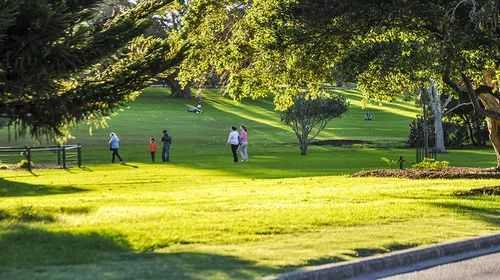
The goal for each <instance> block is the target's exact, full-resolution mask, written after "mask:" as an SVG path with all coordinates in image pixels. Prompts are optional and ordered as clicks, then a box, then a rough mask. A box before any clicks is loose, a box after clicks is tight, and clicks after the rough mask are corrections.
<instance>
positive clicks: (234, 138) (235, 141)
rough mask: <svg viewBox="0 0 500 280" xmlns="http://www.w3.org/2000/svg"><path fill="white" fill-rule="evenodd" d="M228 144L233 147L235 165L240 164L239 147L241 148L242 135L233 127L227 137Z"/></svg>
mask: <svg viewBox="0 0 500 280" xmlns="http://www.w3.org/2000/svg"><path fill="white" fill-rule="evenodd" d="M227 144H229V145H231V152H232V153H233V161H234V163H237V162H238V147H239V146H240V134H239V133H238V129H237V128H236V127H235V126H233V127H231V132H230V133H229V136H228V137H227Z"/></svg>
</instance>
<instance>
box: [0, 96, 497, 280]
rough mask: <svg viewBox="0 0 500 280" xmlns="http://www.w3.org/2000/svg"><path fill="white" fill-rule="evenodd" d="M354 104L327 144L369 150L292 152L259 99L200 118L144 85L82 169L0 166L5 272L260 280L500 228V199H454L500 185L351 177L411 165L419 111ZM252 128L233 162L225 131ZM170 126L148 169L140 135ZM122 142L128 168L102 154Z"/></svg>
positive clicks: (216, 101) (465, 153) (220, 106)
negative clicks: (160, 155)
mask: <svg viewBox="0 0 500 280" xmlns="http://www.w3.org/2000/svg"><path fill="white" fill-rule="evenodd" d="M351 97H352V98H353V101H352V104H353V107H352V109H351V112H350V113H349V114H348V115H347V116H346V117H345V118H343V119H341V120H337V121H334V122H333V123H332V126H331V127H329V129H328V130H327V131H326V132H325V133H324V134H322V135H321V137H322V138H323V139H331V138H333V137H335V138H337V139H338V138H343V139H356V140H364V141H370V142H373V143H374V145H373V146H370V147H346V148H339V147H335V148H334V147H314V148H313V149H312V150H311V154H310V155H309V156H307V157H301V156H300V155H298V149H297V147H296V146H295V145H294V144H293V143H294V138H293V135H292V133H291V132H290V131H289V130H288V129H286V128H285V127H283V126H282V125H281V124H280V123H279V118H278V116H277V115H276V114H274V113H273V112H272V110H271V109H272V106H271V104H269V103H266V102H250V103H249V104H246V105H245V106H242V105H240V104H237V103H234V102H232V101H227V100H225V99H222V98H218V97H215V96H213V95H210V96H209V97H208V98H207V100H206V106H205V108H206V112H204V113H203V114H202V115H194V114H189V113H186V112H185V107H184V102H183V101H175V100H170V99H167V98H166V97H165V96H164V95H161V94H159V93H158V92H156V91H150V92H148V93H147V94H146V95H145V96H143V97H141V98H140V99H139V100H138V101H137V102H135V103H133V104H132V105H131V108H130V109H128V110H126V111H125V112H122V113H120V114H119V115H118V116H116V117H114V118H113V119H112V120H111V122H110V124H111V127H110V128H109V129H107V130H99V131H96V132H95V134H94V136H89V135H88V134H87V133H86V129H85V128H81V129H80V130H77V131H76V132H75V135H76V136H77V139H75V140H74V141H75V142H81V143H83V144H84V145H85V147H86V148H85V158H86V162H87V164H86V168H84V169H82V170H80V169H71V170H68V171H61V170H45V171H35V172H36V176H34V175H32V174H29V173H26V172H23V171H16V172H11V171H1V172H0V176H1V178H0V198H1V199H0V248H2V250H1V251H0V278H2V279H12V278H18V279H33V278H37V277H38V278H50V279H58V278H60V279H63V278H64V279H68V278H70V279H75V278H79V279H95V278H107V279H108V278H109V279H123V278H134V279H135V278H156V279H165V278H172V279H180V278H184V279H205V278H221V279H224V278H256V277H259V276H263V275H268V274H274V273H279V272H282V271H286V270H290V269H293V268H295V267H298V266H303V265H311V264H320V263H325V262H332V261H342V260H348V259H351V258H356V257H360V256H368V255H373V254H377V253H383V252H387V251H392V250H397V249H402V248H407V247H413V246H418V245H422V244H429V243H433V242H439V241H443V240H449V239H454V238H462V237H466V236H471V235H477V234H481V233H485V232H491V231H495V230H498V229H499V228H500V216H499V215H500V211H499V210H498V209H500V199H497V198H496V197H493V196H491V197H481V196H476V197H467V196H463V195H461V196H457V195H455V193H456V192H463V191H467V190H470V189H474V188H479V187H486V186H495V185H498V183H499V182H498V180H454V181H449V180H404V179H384V178H382V179H381V178H350V177H348V176H346V175H345V174H350V173H352V172H354V171H357V170H360V169H363V168H379V167H384V163H383V162H382V161H381V159H380V158H381V157H388V158H398V157H399V155H404V156H405V157H406V158H408V159H410V158H412V156H413V151H412V150H406V149H401V148H390V147H385V146H386V145H387V143H390V144H391V145H402V143H403V142H404V140H405V138H406V134H407V125H408V122H409V119H410V118H411V116H412V115H413V114H415V110H414V109H412V108H411V106H410V105H409V104H406V103H396V104H393V105H390V106H387V107H385V108H381V109H378V110H377V108H374V110H377V111H376V113H375V114H376V120H375V121H373V122H366V121H364V120H363V113H362V111H361V109H360V107H359V103H357V102H359V99H358V98H357V97H356V96H355V95H351ZM240 123H245V124H247V125H248V126H249V127H250V133H251V134H250V135H251V147H250V151H251V152H252V158H251V161H250V162H249V163H247V164H237V165H235V164H232V163H231V158H230V155H229V152H228V148H227V147H225V146H224V140H225V137H226V131H227V127H228V126H229V125H231V124H240ZM163 128H168V129H169V130H170V131H171V132H172V135H173V137H174V147H173V151H172V152H173V160H174V161H173V163H172V164H168V165H163V164H150V163H146V162H147V160H148V155H147V151H146V147H147V146H146V145H147V138H148V137H149V136H150V135H158V136H159V134H160V132H161V130H162V129H163ZM110 130H114V131H116V132H118V133H119V135H120V136H121V138H122V142H123V143H122V144H123V150H122V153H123V155H124V156H125V157H126V159H127V161H128V162H129V164H128V165H126V166H122V165H111V164H103V162H106V161H108V160H109V151H107V145H106V142H105V141H106V137H105V136H106V134H107V133H108V132H109V131H110ZM444 157H445V158H446V159H449V160H450V161H451V163H452V165H474V166H491V165H492V164H494V160H495V159H494V155H493V154H492V153H491V152H490V151H488V150H461V151H452V152H450V153H449V154H448V155H445V156H444Z"/></svg>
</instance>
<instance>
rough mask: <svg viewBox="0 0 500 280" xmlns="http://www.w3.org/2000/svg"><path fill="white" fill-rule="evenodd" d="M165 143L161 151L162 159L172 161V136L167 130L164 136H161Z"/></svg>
mask: <svg viewBox="0 0 500 280" xmlns="http://www.w3.org/2000/svg"><path fill="white" fill-rule="evenodd" d="M161 142H162V143H163V150H162V153H161V159H162V161H163V162H169V161H170V145H172V137H171V136H170V135H169V134H168V132H167V131H166V130H164V131H163V137H162V138H161Z"/></svg>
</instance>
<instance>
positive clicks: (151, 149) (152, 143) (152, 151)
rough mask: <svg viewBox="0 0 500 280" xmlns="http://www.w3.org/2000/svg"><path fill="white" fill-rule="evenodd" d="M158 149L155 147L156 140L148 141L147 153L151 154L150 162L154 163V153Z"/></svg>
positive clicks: (152, 138)
mask: <svg viewBox="0 0 500 280" xmlns="http://www.w3.org/2000/svg"><path fill="white" fill-rule="evenodd" d="M157 149H158V145H156V140H155V138H154V137H151V138H150V139H149V152H150V153H151V161H152V162H156V151H157Z"/></svg>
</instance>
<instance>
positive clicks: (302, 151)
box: [299, 139, 309, 156]
mask: <svg viewBox="0 0 500 280" xmlns="http://www.w3.org/2000/svg"><path fill="white" fill-rule="evenodd" d="M299 142H300V143H299V144H300V155H302V156H305V155H307V149H308V146H309V145H308V144H309V143H308V142H307V139H300V140H299Z"/></svg>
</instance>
